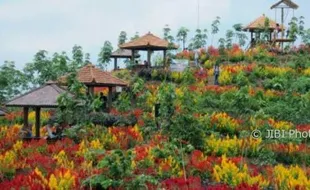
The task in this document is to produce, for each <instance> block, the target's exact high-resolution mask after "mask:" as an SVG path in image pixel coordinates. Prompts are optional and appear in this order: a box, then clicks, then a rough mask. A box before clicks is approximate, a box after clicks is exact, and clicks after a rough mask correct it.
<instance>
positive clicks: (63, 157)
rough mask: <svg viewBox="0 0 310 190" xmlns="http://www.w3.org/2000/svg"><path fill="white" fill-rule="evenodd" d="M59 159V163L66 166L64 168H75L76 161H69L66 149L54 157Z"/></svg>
mask: <svg viewBox="0 0 310 190" xmlns="http://www.w3.org/2000/svg"><path fill="white" fill-rule="evenodd" d="M53 158H54V159H56V161H57V165H59V166H61V167H64V168H69V169H73V168H74V163H73V161H69V160H68V157H67V155H66V153H65V151H64V150H61V151H60V152H59V153H58V154H57V155H55V156H54V157H53Z"/></svg>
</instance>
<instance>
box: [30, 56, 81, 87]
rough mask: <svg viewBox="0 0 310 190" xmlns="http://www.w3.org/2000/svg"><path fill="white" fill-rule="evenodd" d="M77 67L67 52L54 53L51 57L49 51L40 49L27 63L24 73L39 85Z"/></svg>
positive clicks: (33, 83) (33, 82) (32, 82)
mask: <svg viewBox="0 0 310 190" xmlns="http://www.w3.org/2000/svg"><path fill="white" fill-rule="evenodd" d="M75 69H76V66H75V65H73V64H70V60H69V57H68V56H67V54H66V52H62V53H60V54H59V53H54V54H53V57H52V58H50V57H48V53H47V51H45V50H40V51H39V52H37V53H36V54H35V56H34V59H33V61H32V62H30V63H27V64H26V67H25V68H24V73H25V75H26V76H27V79H28V81H29V83H31V84H32V85H33V86H38V85H42V84H44V83H45V82H47V81H49V80H57V79H58V77H60V76H62V75H64V74H65V73H67V72H69V71H72V70H75Z"/></svg>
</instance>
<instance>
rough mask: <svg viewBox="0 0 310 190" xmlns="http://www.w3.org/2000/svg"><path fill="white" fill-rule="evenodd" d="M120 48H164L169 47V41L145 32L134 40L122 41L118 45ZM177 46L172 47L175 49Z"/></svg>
mask: <svg viewBox="0 0 310 190" xmlns="http://www.w3.org/2000/svg"><path fill="white" fill-rule="evenodd" d="M119 47H120V48H121V49H136V50H147V49H153V50H166V49H168V47H169V42H168V41H166V40H164V39H161V38H159V37H157V36H155V35H153V34H152V33H150V32H149V33H147V34H146V35H144V36H141V37H139V38H137V39H135V40H132V41H130V42H127V43H124V44H122V45H120V46H119ZM177 48H178V47H177V46H176V45H174V47H173V49H177Z"/></svg>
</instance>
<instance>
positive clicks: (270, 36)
mask: <svg viewBox="0 0 310 190" xmlns="http://www.w3.org/2000/svg"><path fill="white" fill-rule="evenodd" d="M269 41H270V42H271V41H272V32H271V31H270V34H269Z"/></svg>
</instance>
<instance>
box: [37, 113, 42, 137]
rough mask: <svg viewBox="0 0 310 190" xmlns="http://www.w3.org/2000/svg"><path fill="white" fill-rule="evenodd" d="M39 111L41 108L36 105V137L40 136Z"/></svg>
mask: <svg viewBox="0 0 310 190" xmlns="http://www.w3.org/2000/svg"><path fill="white" fill-rule="evenodd" d="M40 112H41V108H40V107H36V138H40V125H41V123H40Z"/></svg>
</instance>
